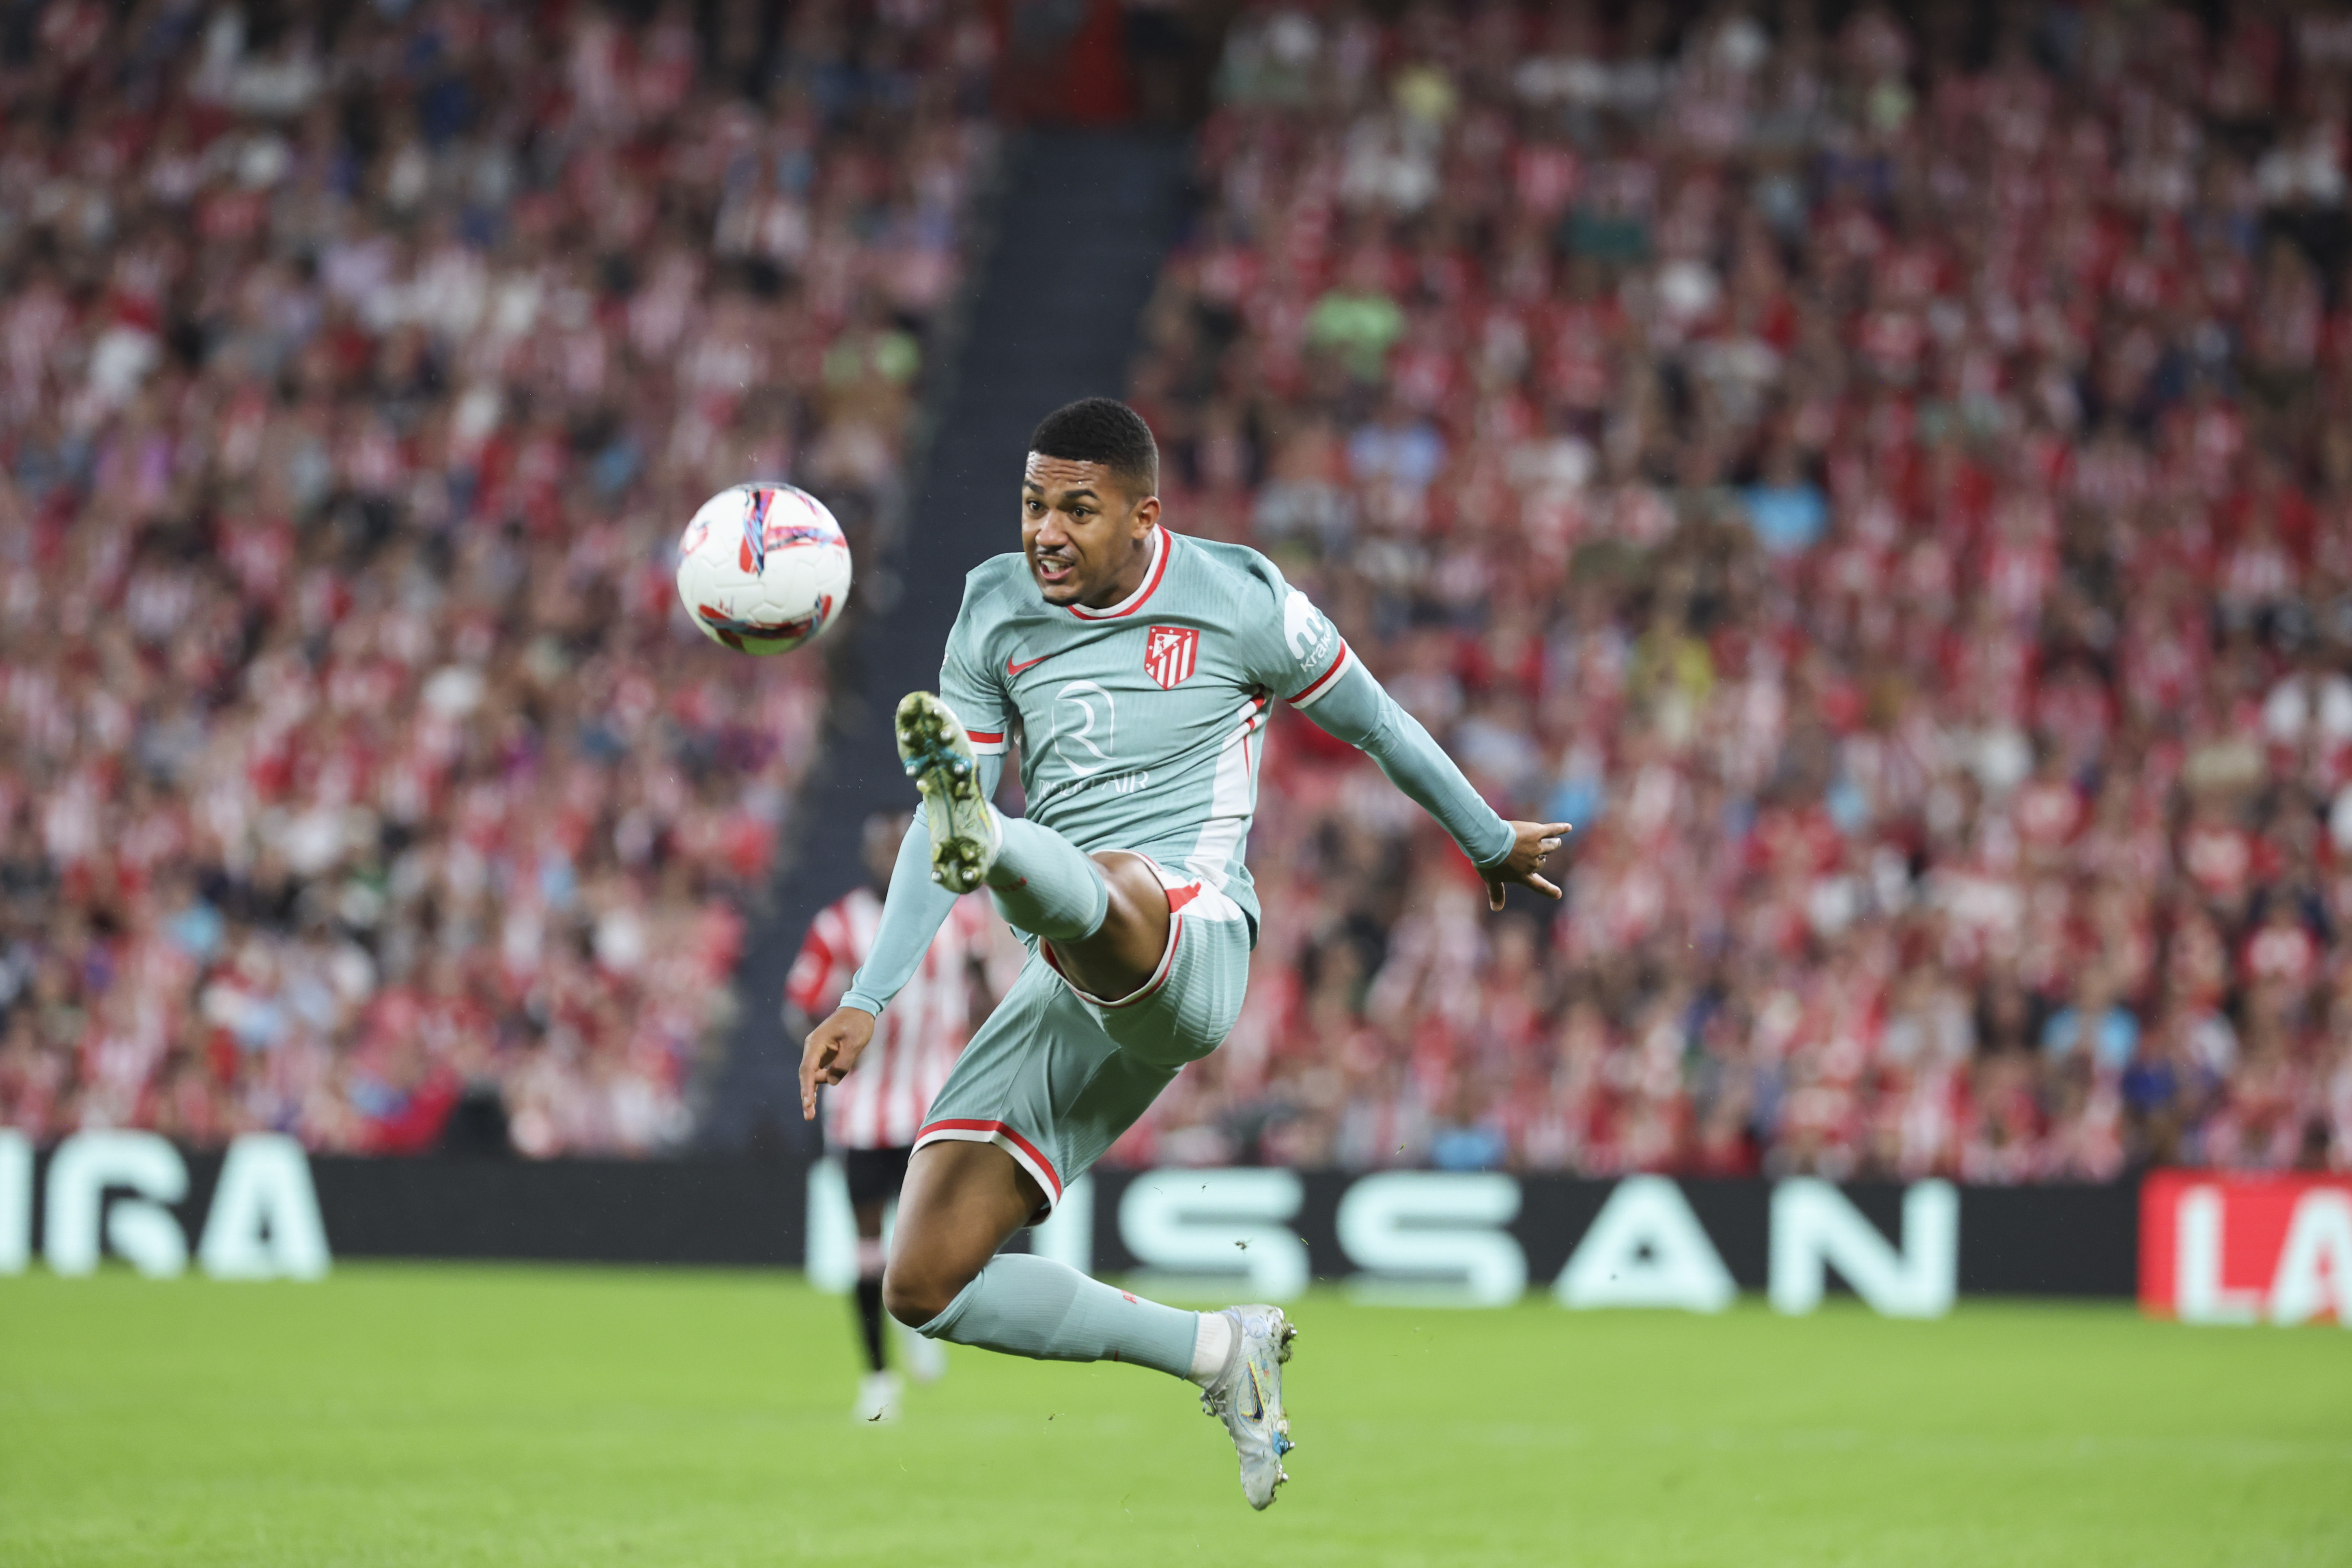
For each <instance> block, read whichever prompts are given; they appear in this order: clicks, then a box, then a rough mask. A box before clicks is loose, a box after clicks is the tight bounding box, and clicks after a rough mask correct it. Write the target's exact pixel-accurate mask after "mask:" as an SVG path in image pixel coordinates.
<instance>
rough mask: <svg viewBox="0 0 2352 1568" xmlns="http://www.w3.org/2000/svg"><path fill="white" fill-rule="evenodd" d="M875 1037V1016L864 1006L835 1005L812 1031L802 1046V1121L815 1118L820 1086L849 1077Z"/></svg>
mask: <svg viewBox="0 0 2352 1568" xmlns="http://www.w3.org/2000/svg"><path fill="white" fill-rule="evenodd" d="M873 1037H874V1015H873V1014H871V1013H869V1012H867V1011H866V1009H865V1008H863V1007H836V1008H835V1009H834V1010H833V1016H831V1017H830V1018H827V1019H826V1020H825V1021H824V1023H822V1024H819V1025H818V1026H816V1027H815V1028H814V1029H811V1030H810V1031H809V1037H808V1040H807V1042H806V1043H805V1044H803V1046H802V1047H801V1120H803V1121H815V1120H816V1091H817V1086H818V1085H820V1084H836V1083H839V1082H840V1081H841V1080H842V1079H845V1078H847V1077H848V1076H849V1069H850V1068H854V1067H856V1065H857V1058H859V1057H860V1056H863V1055H864V1054H865V1052H866V1042H867V1041H868V1040H871V1039H872V1038H873Z"/></svg>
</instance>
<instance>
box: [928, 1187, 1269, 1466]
mask: <svg viewBox="0 0 2352 1568" xmlns="http://www.w3.org/2000/svg"><path fill="white" fill-rule="evenodd" d="M1044 1205H1045V1192H1044V1190H1043V1189H1042V1188H1040V1187H1039V1186H1038V1184H1037V1182H1036V1180H1035V1178H1034V1177H1033V1176H1031V1175H1030V1174H1029V1173H1028V1172H1027V1171H1025V1170H1024V1169H1023V1168H1022V1166H1021V1165H1020V1164H1019V1163H1016V1162H1015V1161H1014V1160H1013V1157H1012V1156H1011V1155H1010V1154H1008V1153H1006V1152H1004V1150H1003V1149H1002V1148H999V1147H997V1146H995V1145H993V1144H991V1143H980V1142H939V1143H929V1144H926V1145H924V1146H923V1147H922V1148H920V1149H919V1150H917V1151H916V1152H915V1157H914V1159H913V1160H912V1161H911V1162H910V1163H908V1170H907V1185H906V1188H905V1191H904V1193H903V1194H902V1195H901V1197H900V1198H899V1201H898V1232H897V1235H896V1236H895V1237H893V1240H892V1244H891V1253H890V1265H889V1271H888V1273H887V1275H886V1276H885V1277H884V1279H883V1300H884V1302H885V1304H886V1305H887V1306H888V1308H889V1310H890V1312H891V1314H892V1315H893V1316H894V1317H896V1318H898V1320H899V1321H901V1322H904V1323H907V1324H908V1325H909V1326H911V1327H913V1328H915V1329H916V1330H917V1331H919V1332H920V1333H923V1334H925V1335H927V1336H930V1337H935V1338H940V1339H946V1340H951V1341H953V1342H956V1343H958V1344H967V1345H977V1346H979V1347H981V1348H982V1349H983V1350H992V1351H997V1352H1003V1353H1004V1354H1007V1355H1020V1356H1029V1357H1032V1358H1033V1359H1035V1360H1040V1361H1082V1362H1097V1361H1116V1362H1133V1363H1138V1364H1139V1365H1142V1366H1149V1367H1153V1368H1156V1369H1157V1370H1159V1371H1160V1372H1164V1373H1168V1374H1169V1375H1170V1376H1171V1377H1181V1378H1184V1379H1186V1380H1187V1381H1189V1382H1192V1383H1193V1384H1198V1385H1199V1386H1200V1388H1201V1390H1202V1395H1201V1398H1202V1405H1205V1406H1206V1407H1207V1408H1208V1409H1209V1411H1210V1413H1211V1414H1213V1415H1216V1416H1217V1417H1218V1418H1219V1419H1221V1420H1222V1421H1223V1423H1224V1426H1225V1430H1226V1432H1227V1433H1228V1434H1229V1435H1231V1436H1232V1437H1233V1439H1234V1447H1235V1449H1236V1450H1237V1451H1238V1452H1239V1454H1240V1456H1241V1471H1242V1492H1243V1495H1244V1497H1246V1498H1247V1499H1248V1500H1249V1503H1250V1506H1251V1507H1253V1508H1264V1507H1265V1506H1266V1505H1267V1504H1268V1503H1270V1502H1272V1501H1273V1500H1274V1492H1275V1489H1276V1487H1277V1486H1279V1485H1281V1483H1282V1482H1283V1481H1284V1480H1286V1479H1288V1478H1287V1477H1286V1475H1285V1474H1284V1471H1283V1468H1282V1456H1283V1455H1284V1454H1285V1453H1286V1452H1288V1451H1289V1449H1290V1447H1291V1443H1290V1436H1289V1432H1290V1427H1289V1422H1288V1419H1287V1418H1286V1416H1285V1415H1284V1413H1283V1408H1282V1363H1285V1362H1286V1361H1288V1360H1289V1359H1290V1341H1291V1338H1292V1336H1293V1334H1294V1332H1295V1331H1294V1330H1293V1329H1292V1328H1291V1327H1290V1324H1289V1322H1288V1321H1287V1320H1286V1319H1285V1318H1284V1316H1283V1314H1282V1310H1281V1309H1280V1308H1279V1307H1266V1306H1253V1307H1228V1308H1226V1309H1225V1310H1223V1311H1221V1312H1188V1311H1183V1310H1180V1309H1178V1308H1174V1307H1166V1306H1162V1305H1160V1303H1159V1302H1157V1301H1149V1300H1144V1299H1143V1298H1142V1297H1140V1296H1137V1295H1133V1294H1131V1293H1129V1292H1128V1291H1125V1290H1120V1289H1116V1288H1115V1287H1112V1286H1109V1285H1106V1284H1104V1283H1102V1282H1101V1281H1100V1280H1098V1279H1088V1278H1087V1276H1085V1275H1083V1274H1081V1273H1079V1272H1078V1271H1077V1270H1076V1269H1075V1268H1070V1267H1069V1266H1068V1265H1066V1264H1063V1263H1056V1262H1055V1261H1053V1260H1052V1259H1051V1258H1037V1257H1032V1256H1028V1255H1025V1254H1022V1253H1010V1254H1005V1255H1003V1256H999V1255H998V1249H999V1248H1000V1247H1003V1245H1004V1243H1005V1242H1006V1241H1007V1240H1009V1239H1011V1237H1012V1235H1013V1232H1014V1231H1015V1230H1017V1229H1019V1228H1020V1227H1021V1226H1024V1225H1025V1224H1027V1223H1028V1221H1029V1220H1030V1218H1031V1217H1032V1216H1033V1215H1035V1214H1036V1212H1037V1211H1038V1210H1039V1209H1040V1208H1042V1207H1043V1206H1044Z"/></svg>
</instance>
